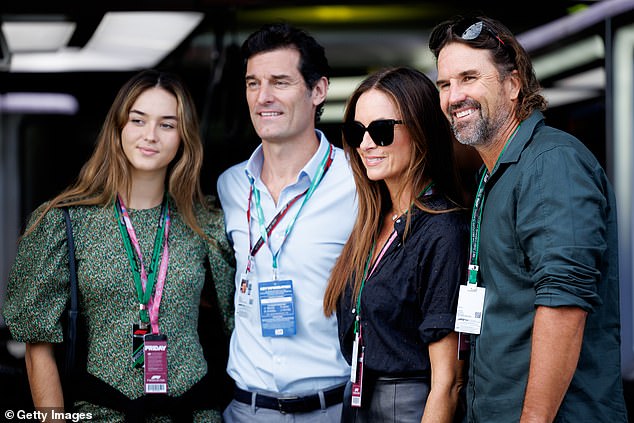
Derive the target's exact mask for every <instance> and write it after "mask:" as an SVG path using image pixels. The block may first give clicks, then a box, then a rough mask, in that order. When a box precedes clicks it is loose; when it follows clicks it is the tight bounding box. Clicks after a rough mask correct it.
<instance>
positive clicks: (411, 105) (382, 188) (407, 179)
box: [324, 67, 461, 316]
mask: <svg viewBox="0 0 634 423" xmlns="http://www.w3.org/2000/svg"><path fill="white" fill-rule="evenodd" d="M369 90H379V91H381V92H383V93H385V94H386V95H387V96H389V97H390V98H391V99H392V100H393V101H394V104H395V105H396V106H397V107H398V109H399V111H400V114H401V119H402V120H403V122H404V126H405V128H406V129H407V131H408V134H409V137H410V139H411V142H412V155H411V157H410V161H409V166H408V168H407V170H406V171H405V175H404V177H403V179H402V180H403V185H402V187H401V190H404V189H405V188H406V187H411V190H410V191H411V198H410V201H409V204H412V207H416V208H418V209H421V210H425V211H427V212H430V213H442V212H446V211H449V210H432V209H429V208H428V207H426V206H425V205H424V204H423V203H422V202H421V200H420V199H419V198H418V195H419V194H420V193H421V192H422V191H423V190H424V189H425V187H426V186H427V184H428V183H429V181H430V180H431V181H433V182H434V187H435V188H436V189H437V191H438V192H440V193H441V194H443V195H444V196H445V197H447V198H448V199H449V200H450V202H452V203H453V204H455V205H456V207H455V208H458V204H459V201H460V199H461V193H460V189H459V184H458V178H457V170H456V166H455V161H454V158H453V138H452V134H451V129H450V127H449V123H448V121H447V119H446V118H445V116H444V115H443V113H442V110H441V109H440V100H439V95H438V89H437V88H436V86H435V85H434V83H433V82H432V81H431V80H430V79H429V78H428V77H427V76H425V74H423V73H421V72H419V71H417V70H415V69H412V68H408V67H398V68H390V69H385V70H382V71H379V72H377V73H375V74H373V75H370V76H369V77H368V78H366V79H365V80H364V81H363V82H362V83H361V84H360V85H359V87H358V88H357V89H356V90H355V91H354V93H353V94H352V96H351V97H350V99H349V101H348V105H347V106H346V111H345V113H344V120H345V121H346V122H347V121H354V116H355V111H356V105H357V101H358V100H359V97H360V96H361V95H362V94H363V93H365V92H367V91H369ZM344 141H345V140H344ZM344 150H345V152H346V155H347V157H348V158H349V160H350V166H351V167H352V172H353V175H354V181H355V184H356V187H357V197H358V203H359V211H358V215H357V219H356V221H355V224H354V227H353V229H352V233H351V234H350V238H349V239H348V241H347V242H346V244H345V245H344V247H343V250H342V252H341V255H340V256H339V259H338V260H337V262H336V263H335V266H334V268H333V270H332V273H331V275H330V280H329V282H328V286H327V288H326V292H325V295H324V313H325V314H326V316H329V315H331V314H332V313H333V312H334V311H335V310H336V308H337V302H338V301H339V298H340V297H341V296H342V295H343V292H344V290H345V288H346V286H347V284H348V283H351V284H352V285H353V286H354V292H355V293H358V292H359V288H360V286H361V282H362V279H363V273H364V268H365V264H366V261H367V258H368V255H369V254H370V250H371V249H372V245H373V243H374V241H375V239H376V238H377V237H378V235H379V232H380V230H381V222H382V221H383V218H384V216H385V214H386V213H388V212H389V210H390V209H391V207H392V204H391V199H390V195H389V192H388V189H387V186H386V184H385V182H384V181H372V180H370V179H369V178H368V177H367V173H366V169H365V166H364V165H363V161H362V159H361V157H359V155H358V154H357V152H356V151H355V149H353V148H351V147H350V146H349V145H348V144H347V143H346V142H344ZM455 208H452V209H450V210H454V209H455ZM410 219H411V213H407V221H406V230H405V235H407V229H408V227H409V224H410Z"/></svg>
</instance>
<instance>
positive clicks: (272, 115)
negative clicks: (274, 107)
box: [258, 112, 282, 117]
mask: <svg viewBox="0 0 634 423" xmlns="http://www.w3.org/2000/svg"><path fill="white" fill-rule="evenodd" d="M258 114H259V115H260V116H262V117H275V116H281V115H282V113H281V112H260V113H258Z"/></svg>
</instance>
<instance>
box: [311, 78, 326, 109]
mask: <svg viewBox="0 0 634 423" xmlns="http://www.w3.org/2000/svg"><path fill="white" fill-rule="evenodd" d="M326 95H328V79H327V78H326V77H325V76H322V77H321V78H319V80H318V81H317V82H315V85H314V86H313V91H312V97H313V104H314V105H315V106H318V105H320V104H321V103H323V102H324V101H326Z"/></svg>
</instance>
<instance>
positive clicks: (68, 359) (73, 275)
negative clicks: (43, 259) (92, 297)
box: [61, 207, 79, 376]
mask: <svg viewBox="0 0 634 423" xmlns="http://www.w3.org/2000/svg"><path fill="white" fill-rule="evenodd" d="M61 210H62V212H63V213H64V218H65V220H66V237H67V238H68V265H69V269H70V308H69V309H68V329H67V333H65V334H64V337H65V339H64V343H65V344H66V354H65V357H64V362H65V366H64V372H65V375H64V376H69V375H70V374H71V372H72V370H73V367H74V366H75V350H76V346H77V316H78V314H79V301H78V300H77V289H78V288H77V266H76V262H75V241H74V239H73V226H72V224H71V220H70V213H69V212H68V208H66V207H62V208H61Z"/></svg>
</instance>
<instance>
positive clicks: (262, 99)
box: [257, 82, 273, 104]
mask: <svg viewBox="0 0 634 423" xmlns="http://www.w3.org/2000/svg"><path fill="white" fill-rule="evenodd" d="M271 92H272V91H271V86H270V85H269V84H268V82H263V83H261V84H260V87H259V89H258V95H257V102H258V103H259V104H267V103H271V102H272V101H273V95H272V94H271Z"/></svg>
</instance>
